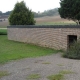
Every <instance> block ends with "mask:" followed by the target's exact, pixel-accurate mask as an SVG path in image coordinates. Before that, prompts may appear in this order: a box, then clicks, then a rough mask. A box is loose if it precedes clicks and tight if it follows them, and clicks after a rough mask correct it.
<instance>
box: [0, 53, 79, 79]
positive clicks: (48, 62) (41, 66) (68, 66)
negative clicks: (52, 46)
mask: <svg viewBox="0 0 80 80" xmlns="http://www.w3.org/2000/svg"><path fill="white" fill-rule="evenodd" d="M63 70H64V71H65V70H68V71H72V72H74V73H72V74H65V76H64V77H65V79H64V80H80V60H72V59H66V58H62V57H61V56H60V54H59V53H58V54H53V55H50V56H43V57H38V58H26V59H21V60H17V61H11V62H8V63H6V64H5V65H2V66H0V71H8V72H9V73H10V75H8V76H5V77H3V78H1V79H0V80H48V79H47V78H46V77H47V76H49V75H53V74H57V73H59V72H60V71H63ZM31 74H39V75H40V76H41V77H40V78H39V79H27V77H28V76H29V75H31Z"/></svg>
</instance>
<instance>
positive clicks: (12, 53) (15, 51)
mask: <svg viewBox="0 0 80 80" xmlns="http://www.w3.org/2000/svg"><path fill="white" fill-rule="evenodd" d="M0 31H3V32H4V33H5V32H6V31H5V30H0ZM57 52H58V51H57V50H54V49H49V48H44V47H40V46H36V45H33V44H27V43H22V42H16V41H10V40H8V39H7V35H0V63H5V62H7V61H9V60H16V59H21V58H30V57H39V56H45V55H51V54H54V53H57Z"/></svg>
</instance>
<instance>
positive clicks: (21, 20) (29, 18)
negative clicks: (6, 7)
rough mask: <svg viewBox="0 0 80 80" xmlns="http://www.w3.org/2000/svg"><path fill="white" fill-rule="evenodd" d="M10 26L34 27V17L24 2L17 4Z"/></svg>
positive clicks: (10, 18)
mask: <svg viewBox="0 0 80 80" xmlns="http://www.w3.org/2000/svg"><path fill="white" fill-rule="evenodd" d="M9 23H10V25H34V24H35V20H34V15H33V13H32V12H31V10H29V8H27V7H26V5H25V3H24V1H22V2H20V3H19V2H17V3H16V4H15V7H14V9H13V11H12V13H11V14H10V17H9Z"/></svg>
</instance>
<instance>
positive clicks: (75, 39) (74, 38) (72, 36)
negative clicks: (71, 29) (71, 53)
mask: <svg viewBox="0 0 80 80" xmlns="http://www.w3.org/2000/svg"><path fill="white" fill-rule="evenodd" d="M74 41H77V35H68V48H69V47H70V46H71V44H72V43H73V42H74Z"/></svg>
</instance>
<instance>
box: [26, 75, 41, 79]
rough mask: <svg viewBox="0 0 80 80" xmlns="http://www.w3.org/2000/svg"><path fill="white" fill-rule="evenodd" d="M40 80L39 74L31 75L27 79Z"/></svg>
mask: <svg viewBox="0 0 80 80" xmlns="http://www.w3.org/2000/svg"><path fill="white" fill-rule="evenodd" d="M39 78H40V75H39V74H30V75H29V76H28V77H27V79H28V80H29V79H30V80H32V79H39Z"/></svg>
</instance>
